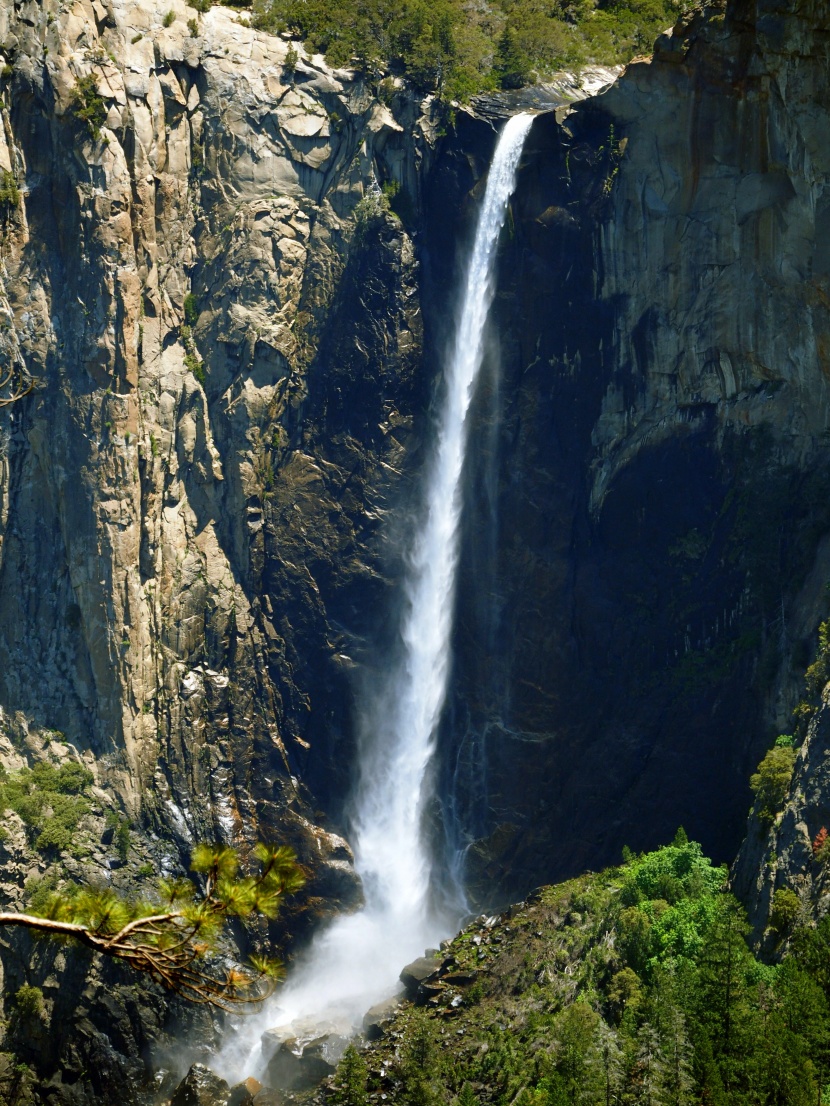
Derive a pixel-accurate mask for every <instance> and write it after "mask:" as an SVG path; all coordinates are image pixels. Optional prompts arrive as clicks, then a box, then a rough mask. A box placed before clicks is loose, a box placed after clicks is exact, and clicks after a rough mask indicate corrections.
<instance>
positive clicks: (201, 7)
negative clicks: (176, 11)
mask: <svg viewBox="0 0 830 1106" xmlns="http://www.w3.org/2000/svg"><path fill="white" fill-rule="evenodd" d="M212 2H213V0H188V4H189V5H190V7H191V8H195V9H196V11H197V12H202V14H204V13H205V12H209V11H210V9H211V5H212Z"/></svg>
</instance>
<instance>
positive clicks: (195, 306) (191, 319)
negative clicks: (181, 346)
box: [184, 292, 199, 326]
mask: <svg viewBox="0 0 830 1106" xmlns="http://www.w3.org/2000/svg"><path fill="white" fill-rule="evenodd" d="M184 321H185V323H186V324H187V325H188V326H195V325H196V323H197V322H198V321H199V301H198V300H197V299H196V297H195V296H194V295H193V293H192V292H188V293H187V295H186V296H185V297H184Z"/></svg>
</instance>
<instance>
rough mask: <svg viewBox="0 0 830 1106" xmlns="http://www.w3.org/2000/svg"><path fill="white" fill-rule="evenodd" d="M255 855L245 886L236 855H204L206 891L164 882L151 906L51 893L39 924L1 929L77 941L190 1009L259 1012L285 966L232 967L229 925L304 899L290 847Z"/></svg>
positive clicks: (0, 918) (5, 916)
mask: <svg viewBox="0 0 830 1106" xmlns="http://www.w3.org/2000/svg"><path fill="white" fill-rule="evenodd" d="M253 855H254V858H255V859H256V861H257V866H258V870H257V871H256V873H255V874H254V875H250V876H244V875H240V874H239V857H238V855H237V853H236V852H235V850H233V849H230V848H225V847H223V846H219V845H199V846H197V848H196V849H195V851H194V853H193V856H192V858H191V869H192V871H193V872H194V873H196V874H197V876H200V877H201V880H200V886H197V884H196V883H195V882H194V881H193V880H189V879H181V880H161V881H159V884H158V888H157V893H156V895H155V896H154V897H153V898H152V899H127V898H124V897H122V896H120V895H118V894H116V892H115V891H113V890H112V889H110V888H106V889H104V890H96V889H93V888H89V887H71V888H69V889H65V890H61V891H56V892H54V893H53V894H52V895H51V896H50V897H49V899H48V900H47V902H46V904H45V906H44V907H43V910H42V911H41V912H40V913H39V914H18V913H11V912H10V913H0V925H3V926H24V927H26V928H27V929H31V930H35V931H36V932H40V933H43V934H46V935H49V936H52V937H71V938H74V939H75V940H77V941H79V942H80V943H81V944H82V945H86V946H87V948H90V949H93V950H94V951H95V952H100V953H103V955H104V956H111V957H114V958H115V959H117V960H122V961H124V962H125V963H127V964H129V965H130V967H132V968H135V969H136V971H140V972H146V973H147V974H148V975H149V976H151V977H152V978H153V979H154V980H156V982H158V983H161V984H163V985H164V986H165V987H167V988H168V989H169V990H171V991H174V992H176V993H177V994H179V995H182V996H183V997H184V998H186V999H189V1000H190V1001H191V1002H196V1003H201V1004H205V1005H208V1006H215V1007H218V1008H220V1009H222V1010H230V1009H232V1008H237V1007H240V1006H243V1005H245V1004H248V1003H252V1002H261V1001H262V1000H263V999H264V998H267V997H268V996H269V995H270V994H271V993H272V992H273V990H274V987H275V986H276V984H277V983H278V982H279V980H280V979H281V977H282V964H281V963H280V961H278V960H272V959H269V958H266V957H261V956H252V957H251V959H250V961H249V964H248V965H247V966H244V967H243V966H241V965H239V964H230V965H228V962H227V957H220V956H219V955H218V954H217V941H218V939H219V936H220V934H221V932H222V930H223V928H224V926H225V924H226V923H227V922H228V921H229V919H230V918H247V917H249V916H250V915H252V914H260V915H263V916H264V917H266V918H274V917H276V915H277V913H278V912H279V908H280V905H281V902H282V898H283V896H284V895H286V894H290V893H292V892H294V891H297V890H299V888H300V887H302V885H303V882H304V879H303V875H302V873H301V871H300V869H299V867H298V866H297V862H296V858H295V856H294V853H293V851H292V850H291V849H289V848H287V847H286V846H280V847H275V846H271V845H263V844H259V845H256V846H255V848H254V850H253Z"/></svg>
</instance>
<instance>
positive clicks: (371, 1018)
mask: <svg viewBox="0 0 830 1106" xmlns="http://www.w3.org/2000/svg"><path fill="white" fill-rule="evenodd" d="M397 1010H398V1000H397V999H396V998H388V999H385V1000H384V1001H383V1002H377V1003H375V1005H374V1006H372V1007H371V1008H370V1009H369V1010H367V1011H366V1013H365V1014H364V1015H363V1032H364V1033H365V1034H366V1039H367V1040H368V1041H377V1040H378V1039H379V1038H380V1037H382V1036H383V1035H384V1033H385V1032H386V1027H387V1026H388V1024H389V1023H390V1022H391V1021H392V1019H393V1018H394V1017H395V1014H396V1013H397Z"/></svg>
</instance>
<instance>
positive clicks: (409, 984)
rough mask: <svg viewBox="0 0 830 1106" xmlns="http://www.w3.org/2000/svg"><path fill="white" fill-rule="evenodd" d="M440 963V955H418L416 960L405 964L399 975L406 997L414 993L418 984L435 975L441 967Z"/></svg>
mask: <svg viewBox="0 0 830 1106" xmlns="http://www.w3.org/2000/svg"><path fill="white" fill-rule="evenodd" d="M441 963H442V958H441V957H440V956H419V957H418V959H417V960H413V961H412V963H411V964H407V965H406V967H405V968H404V969H403V971H402V972H401V974H400V977H399V978H400V981H401V983H403V985H404V987H405V988H406V993H407V997H410V998H411V997H412V996H413V995H415V994H416V993H417V991H418V988H419V987H420V985H421V984H422V983H424V982H425V981H426V980H427V979H429V977H430V976H432V975H435V973H436V972H437V971H438V969H439V968H440V967H441Z"/></svg>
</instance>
